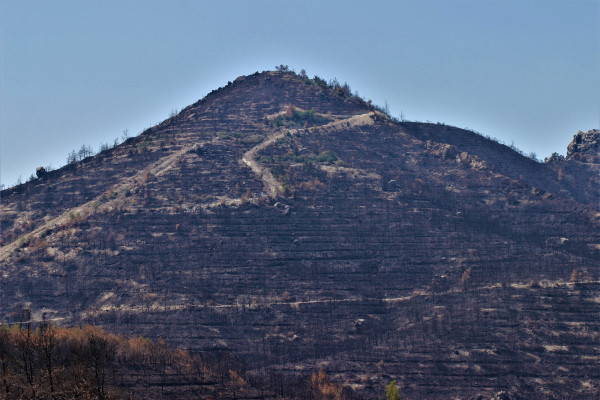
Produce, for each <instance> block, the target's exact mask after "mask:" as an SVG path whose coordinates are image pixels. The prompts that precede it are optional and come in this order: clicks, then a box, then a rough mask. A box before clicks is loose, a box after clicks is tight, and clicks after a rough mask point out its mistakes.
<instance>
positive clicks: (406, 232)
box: [0, 72, 600, 398]
mask: <svg viewBox="0 0 600 400" xmlns="http://www.w3.org/2000/svg"><path fill="white" fill-rule="evenodd" d="M588 133H589V132H588ZM594 135H596V136H594ZM597 135H598V133H597V131H596V133H594V134H592V136H593V137H596V138H597ZM588 142H589V141H588V140H587V139H585V138H583V139H582V141H581V142H580V143H578V146H579V147H577V149H576V150H569V151H570V153H569V157H568V161H561V162H558V163H549V164H540V163H536V162H534V161H532V160H529V159H527V158H525V157H522V156H521V155H519V154H518V153H516V152H514V151H512V150H511V149H510V148H508V147H506V146H503V145H500V144H498V143H495V142H491V141H489V140H487V139H485V138H483V137H481V136H478V135H476V134H474V133H472V132H469V131H464V130H460V129H457V128H453V127H448V126H445V125H432V124H420V123H396V122H394V121H391V120H390V119H389V118H388V117H387V116H385V115H384V114H382V113H380V112H379V111H377V110H375V109H373V108H372V107H371V106H370V105H369V104H366V103H364V102H363V101H362V100H360V99H356V98H354V97H352V96H351V95H350V94H349V92H348V91H347V90H344V88H338V87H334V88H330V87H327V86H326V85H323V83H322V82H320V81H318V80H310V79H306V78H302V77H299V76H297V75H295V74H292V73H280V72H267V73H262V74H255V75H252V76H248V77H241V78H238V79H236V80H235V81H234V82H233V83H231V84H230V85H228V86H227V87H225V88H222V89H220V90H218V91H216V92H214V93H212V94H210V95H209V96H207V97H206V98H205V99H203V100H201V101H199V102H198V103H196V104H194V105H191V106H189V107H188V108H186V109H184V110H183V111H181V113H179V114H178V115H177V116H175V117H173V118H171V119H169V120H166V121H164V122H163V123H161V124H160V125H157V126H155V127H153V128H151V129H149V130H148V131H146V132H144V133H143V134H141V135H140V136H138V137H136V138H132V139H129V140H128V141H127V142H125V143H124V144H122V145H120V146H118V147H116V148H114V149H112V150H109V151H106V152H104V153H101V154H99V155H96V156H94V157H91V158H88V159H86V160H84V161H82V162H80V163H77V164H74V165H71V166H68V167H65V168H63V169H61V170H58V171H52V172H50V173H47V174H45V175H43V176H42V177H41V178H40V179H38V180H36V181H33V182H30V183H28V184H26V185H22V186H19V187H16V188H13V189H10V190H5V191H3V192H2V205H1V215H2V248H1V249H0V269H1V271H2V275H1V277H0V284H1V291H0V310H1V314H0V316H1V317H2V319H3V322H6V323H8V322H16V321H18V318H19V316H20V315H22V312H21V310H22V309H23V308H24V307H31V309H32V311H33V312H34V315H37V316H38V317H39V316H41V313H45V315H46V316H47V317H48V318H53V319H56V320H57V321H60V323H61V324H66V325H70V324H76V323H85V322H89V323H94V324H99V325H101V326H103V327H104V328H106V329H108V330H109V331H112V332H128V333H131V332H136V333H138V334H142V335H144V336H149V337H156V336H158V335H162V336H163V337H164V338H165V339H167V340H168V341H171V342H173V343H175V344H178V345H180V346H185V347H189V348H190V349H192V350H196V351H217V350H219V351H221V350H226V351H231V352H234V353H236V354H241V355H242V356H245V357H247V359H248V360H249V365H250V368H252V369H254V371H256V373H265V371H266V373H284V374H309V373H312V372H314V371H315V370H316V369H318V367H321V366H322V367H324V368H325V369H326V370H327V372H328V374H329V376H330V377H331V378H332V380H334V381H337V382H340V383H345V384H346V385H348V386H352V387H353V388H354V389H356V390H357V391H358V392H360V393H364V394H365V395H366V396H373V393H375V392H378V393H381V390H382V388H383V386H384V385H385V384H386V383H387V382H389V381H390V380H391V379H395V380H396V381H397V382H398V383H399V385H400V387H401V393H403V394H405V395H406V396H407V397H408V398H413V397H418V396H424V397H427V398H445V397H447V396H448V395H457V394H459V395H460V396H461V397H469V396H476V395H491V394H492V393H496V392H498V391H499V390H506V391H507V392H509V393H512V394H513V395H514V394H520V395H521V396H523V397H525V398H531V397H546V398H550V397H552V396H556V397H561V396H562V397H564V396H567V397H568V396H572V394H573V393H577V397H579V398H596V397H597V396H598V394H599V393H600V389H599V387H598V383H597V382H598V378H599V375H600V373H599V372H598V369H597V365H598V362H599V361H600V360H599V358H600V349H599V347H598V340H599V338H598V332H599V331H600V329H599V328H600V321H599V318H598V315H599V314H598V312H599V311H600V301H599V300H598V299H599V298H600V293H599V285H598V273H599V270H598V265H599V264H598V259H599V250H600V234H599V230H598V227H599V223H600V221H599V215H600V210H599V209H598V204H599V203H598V181H597V176H598V175H597V172H598V163H597V162H598V160H597V159H594V158H588V159H586V160H587V162H585V163H584V162H582V161H581V160H575V159H573V158H574V157H573V156H572V154H575V153H576V152H579V153H582V152H583V153H585V154H590V152H592V151H591V150H587V149H588V147H589V148H591V147H590V146H587V147H586V146H583V147H582V146H581V143H588ZM570 148H571V147H570ZM594 177H595V178H594ZM261 371H262V372H261Z"/></svg>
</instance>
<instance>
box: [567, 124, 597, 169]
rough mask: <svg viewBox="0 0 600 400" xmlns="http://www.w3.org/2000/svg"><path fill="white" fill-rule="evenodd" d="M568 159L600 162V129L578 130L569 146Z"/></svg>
mask: <svg viewBox="0 0 600 400" xmlns="http://www.w3.org/2000/svg"><path fill="white" fill-rule="evenodd" d="M567 160H577V161H584V162H589V163H598V162H600V130H598V129H592V130H589V131H587V132H582V131H579V132H577V133H576V134H575V135H574V136H573V140H572V141H571V143H569V146H568V147H567Z"/></svg>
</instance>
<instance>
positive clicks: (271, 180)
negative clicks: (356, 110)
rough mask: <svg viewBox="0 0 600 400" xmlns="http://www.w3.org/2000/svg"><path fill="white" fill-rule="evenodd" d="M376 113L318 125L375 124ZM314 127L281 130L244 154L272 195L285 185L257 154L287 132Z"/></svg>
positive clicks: (297, 131)
mask: <svg viewBox="0 0 600 400" xmlns="http://www.w3.org/2000/svg"><path fill="white" fill-rule="evenodd" d="M373 115H375V113H374V112H369V113H365V114H358V115H353V116H352V117H350V118H344V119H339V120H336V121H332V122H330V123H328V124H325V125H320V126H318V128H319V129H322V128H340V127H348V126H359V125H370V124H373V119H372V118H371V117H372V116H373ZM310 129H312V128H306V129H290V130H285V131H279V132H275V133H273V134H271V135H270V136H269V137H268V138H267V139H266V140H264V141H263V142H261V143H259V144H258V145H256V146H254V147H253V148H251V149H250V150H248V151H247V152H246V153H244V155H243V156H242V162H243V163H244V164H246V165H247V166H248V167H250V168H251V169H252V171H254V173H255V174H256V175H257V176H259V177H260V178H261V179H262V181H263V182H264V184H265V190H266V192H267V193H268V195H270V196H271V197H276V196H277V193H281V192H282V191H283V187H282V186H281V184H280V183H279V182H278V181H277V179H275V177H274V176H273V174H272V173H271V171H269V169H268V168H266V167H264V166H262V165H261V164H260V163H259V162H258V161H256V155H257V154H258V153H259V152H260V151H261V150H263V149H265V148H267V147H269V146H270V145H271V144H273V143H275V141H277V140H278V139H281V138H283V137H284V136H285V134H286V133H289V134H290V135H296V134H298V133H300V132H306V131H308V130H310Z"/></svg>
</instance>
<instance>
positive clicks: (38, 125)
mask: <svg viewBox="0 0 600 400" xmlns="http://www.w3.org/2000/svg"><path fill="white" fill-rule="evenodd" d="M599 27H600V1H599V0H595V1H576V0H569V1H541V0H540V1H485V0H478V1H398V0H395V1H349V0H344V1H328V2H324V1H281V0H277V1H262V0H244V1H212V2H208V1H177V0H169V1H166V0H164V1H150V0H143V1H131V0H128V1H107V0H101V1H90V0H87V1H80V0H77V1H67V0H61V1H26V0H0V34H1V53H0V146H1V147H0V168H1V169H0V181H1V182H2V183H3V184H5V185H8V186H10V185H13V184H14V183H15V182H16V181H17V179H18V178H19V176H22V179H23V181H25V180H26V179H27V178H28V177H29V175H30V174H31V173H33V172H34V171H35V167H37V166H46V165H50V164H51V165H52V166H53V167H55V168H56V167H59V166H61V165H63V164H64V163H65V161H66V156H67V154H68V153H69V151H71V150H73V149H78V148H79V147H81V145H82V144H86V145H91V146H92V147H94V149H96V150H97V149H98V147H99V145H100V143H102V142H109V141H112V140H113V139H114V138H116V137H119V136H121V134H122V132H123V130H124V129H128V130H129V133H130V135H135V134H138V133H140V132H141V131H142V130H143V129H145V128H148V127H150V126H151V125H154V124H155V123H157V122H160V121H162V120H163V119H165V118H167V117H168V115H169V113H170V112H171V110H173V109H181V108H183V107H185V106H187V105H189V104H191V103H193V102H195V101H196V100H198V99H200V98H202V97H203V96H204V95H206V93H208V92H209V91H211V90H212V89H215V88H217V87H219V86H223V85H225V84H226V83H227V81H229V80H234V79H235V78H236V77H237V76H239V75H247V74H250V73H253V72H255V71H263V70H269V69H273V68H274V66H275V65H279V64H281V63H283V64H288V65H289V66H290V67H292V68H294V69H296V71H299V70H300V69H301V68H305V69H306V71H307V73H308V74H309V75H310V76H313V75H315V74H316V75H319V76H321V77H323V78H325V79H330V78H334V77H337V78H338V80H340V82H344V81H346V82H348V83H349V84H350V86H351V88H352V90H353V91H354V90H356V91H358V92H359V94H360V95H362V96H364V97H366V98H369V99H372V100H373V101H374V102H375V103H377V104H381V105H383V104H384V102H385V101H386V100H387V102H388V103H389V106H390V110H391V112H392V114H393V115H395V116H399V114H400V112H402V113H403V114H404V116H405V118H407V119H410V120H420V121H432V122H438V121H439V122H445V123H447V124H451V125H455V126H458V127H463V128H464V127H469V128H471V129H475V130H477V131H479V132H481V133H483V134H486V135H490V136H493V137H497V138H499V139H500V140H503V141H504V142H506V143H507V144H511V143H512V142H514V144H515V145H516V146H517V147H519V148H520V149H522V150H524V151H525V152H527V153H529V152H536V153H537V154H538V156H539V157H541V158H543V157H544V156H547V155H549V154H550V153H552V152H555V151H556V152H559V153H563V154H564V152H565V150H566V146H567V144H568V143H569V141H570V140H571V138H572V136H573V134H575V133H576V132H577V131H578V130H588V129H592V128H598V127H599V124H600V74H599V71H600V28H599Z"/></svg>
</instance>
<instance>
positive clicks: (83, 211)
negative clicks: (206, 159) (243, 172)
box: [0, 146, 194, 260]
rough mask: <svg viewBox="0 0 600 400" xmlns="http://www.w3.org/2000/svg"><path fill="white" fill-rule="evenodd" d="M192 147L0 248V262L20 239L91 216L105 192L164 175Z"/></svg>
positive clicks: (118, 200)
mask: <svg viewBox="0 0 600 400" xmlns="http://www.w3.org/2000/svg"><path fill="white" fill-rule="evenodd" d="M193 147H194V146H190V147H185V148H183V149H181V150H179V151H176V152H174V153H173V154H169V155H167V156H165V157H163V158H161V159H159V160H157V161H156V162H154V163H152V164H150V165H149V166H147V167H146V168H143V169H141V170H139V171H138V172H137V173H136V174H135V175H133V176H130V177H128V178H125V179H123V180H122V181H121V182H119V183H117V184H115V185H113V186H111V187H110V188H109V189H107V190H106V192H104V193H102V194H100V195H99V196H97V197H95V198H93V199H92V200H90V201H88V202H86V203H83V204H81V205H79V206H76V207H73V208H70V209H68V210H65V211H64V212H63V213H62V214H60V215H59V216H58V217H55V218H53V219H51V220H49V221H47V222H46V223H44V224H42V225H40V226H38V227H37V228H35V229H34V230H33V231H31V232H29V233H27V234H25V235H22V236H20V237H19V238H18V239H16V240H15V241H13V242H11V243H9V244H7V245H5V246H3V247H1V248H0V260H6V259H7V258H8V257H9V256H10V254H11V253H12V252H13V251H14V250H15V249H16V248H17V247H18V246H19V242H20V240H21V238H23V237H27V236H29V237H31V238H34V237H36V236H39V235H40V234H41V233H42V232H44V231H45V230H47V229H53V228H55V227H57V226H61V225H63V224H65V223H67V222H69V221H70V220H71V218H72V216H73V215H80V216H81V217H86V216H88V215H90V214H92V213H93V212H94V203H96V202H97V201H100V198H101V197H102V196H103V195H104V194H106V193H107V192H110V191H113V192H116V193H121V192H124V191H125V190H126V189H130V190H131V189H133V188H134V187H135V186H136V185H137V184H138V182H143V180H144V177H145V175H146V174H147V173H149V174H152V175H155V176H160V175H162V174H164V173H165V172H166V171H168V170H170V169H171V168H173V167H174V166H175V163H176V162H177V160H178V159H179V158H180V157H181V156H183V155H184V154H185V153H187V152H188V151H189V150H190V149H191V148H193ZM122 201H123V200H122V199H121V198H117V199H113V200H109V201H108V202H105V203H104V204H109V203H113V204H118V203H120V202H122Z"/></svg>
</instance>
